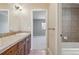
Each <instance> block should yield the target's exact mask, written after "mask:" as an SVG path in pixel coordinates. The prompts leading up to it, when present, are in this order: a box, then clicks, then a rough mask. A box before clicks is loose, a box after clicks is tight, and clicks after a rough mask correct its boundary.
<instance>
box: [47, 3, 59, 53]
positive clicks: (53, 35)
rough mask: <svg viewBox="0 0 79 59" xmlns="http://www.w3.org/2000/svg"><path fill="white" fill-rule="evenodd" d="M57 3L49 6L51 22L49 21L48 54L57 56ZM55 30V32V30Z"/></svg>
mask: <svg viewBox="0 0 79 59" xmlns="http://www.w3.org/2000/svg"><path fill="white" fill-rule="evenodd" d="M57 8H58V6H57V4H56V3H51V4H50V5H49V20H48V34H47V35H48V52H49V53H48V54H57V18H58V17H57V16H58V15H57V11H58V9H57ZM53 28H54V30H53Z"/></svg>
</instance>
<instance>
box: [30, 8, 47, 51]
mask: <svg viewBox="0 0 79 59" xmlns="http://www.w3.org/2000/svg"><path fill="white" fill-rule="evenodd" d="M33 11H46V29H47V24H48V21H47V20H48V10H47V9H39V8H38V9H32V10H31V40H32V39H33ZM45 34H46V50H47V45H48V44H47V30H46V32H45ZM31 44H32V41H31ZM31 47H32V45H31ZM31 50H32V48H31Z"/></svg>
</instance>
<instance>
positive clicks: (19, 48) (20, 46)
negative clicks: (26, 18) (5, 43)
mask: <svg viewBox="0 0 79 59" xmlns="http://www.w3.org/2000/svg"><path fill="white" fill-rule="evenodd" d="M30 48H31V35H29V36H28V37H26V38H24V39H23V40H22V41H20V42H18V43H17V44H15V45H14V46H12V47H11V48H9V49H7V50H6V51H4V52H3V53H1V55H27V54H29V53H30Z"/></svg>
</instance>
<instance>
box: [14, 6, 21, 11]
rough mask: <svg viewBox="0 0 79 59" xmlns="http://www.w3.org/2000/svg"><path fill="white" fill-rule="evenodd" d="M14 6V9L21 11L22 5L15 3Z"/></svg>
mask: <svg viewBox="0 0 79 59" xmlns="http://www.w3.org/2000/svg"><path fill="white" fill-rule="evenodd" d="M14 7H15V9H16V10H19V11H22V7H21V6H20V5H15V6H14Z"/></svg>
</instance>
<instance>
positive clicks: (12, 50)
mask: <svg viewBox="0 0 79 59" xmlns="http://www.w3.org/2000/svg"><path fill="white" fill-rule="evenodd" d="M1 55H17V44H16V45H14V46H12V47H11V48H9V49H7V50H6V51H5V52H3V53H2V54H1Z"/></svg>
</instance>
